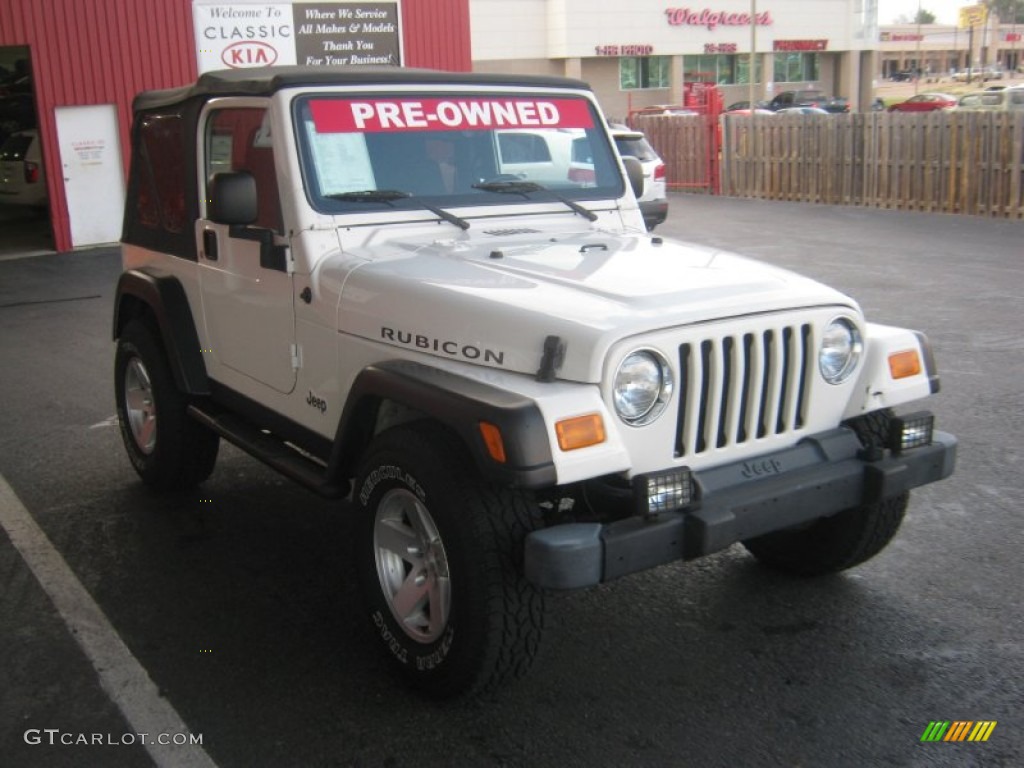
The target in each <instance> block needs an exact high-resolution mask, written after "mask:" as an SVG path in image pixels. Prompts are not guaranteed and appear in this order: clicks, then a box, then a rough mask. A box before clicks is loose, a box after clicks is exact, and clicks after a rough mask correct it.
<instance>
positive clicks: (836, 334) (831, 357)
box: [818, 317, 864, 384]
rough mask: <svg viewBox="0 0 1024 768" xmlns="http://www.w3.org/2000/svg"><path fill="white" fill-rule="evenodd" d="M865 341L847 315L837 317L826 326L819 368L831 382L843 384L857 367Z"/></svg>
mask: <svg viewBox="0 0 1024 768" xmlns="http://www.w3.org/2000/svg"><path fill="white" fill-rule="evenodd" d="M863 351H864V342H863V341H862V339H861V335H860V331H859V330H858V329H857V326H856V325H854V323H853V321H852V320H850V319H849V318H847V317H837V318H836V319H835V320H833V321H832V322H830V323H829V324H828V325H827V326H826V327H825V333H824V334H823V335H822V338H821V351H820V352H819V353H818V368H819V369H820V370H821V375H822V377H823V378H824V379H825V381H827V382H828V383H829V384H842V383H843V382H844V381H846V380H847V379H848V378H849V377H850V374H852V373H853V371H854V370H855V369H856V368H857V363H858V362H859V361H860V356H861V353H862V352H863Z"/></svg>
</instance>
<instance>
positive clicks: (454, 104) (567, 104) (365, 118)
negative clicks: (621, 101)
mask: <svg viewBox="0 0 1024 768" xmlns="http://www.w3.org/2000/svg"><path fill="white" fill-rule="evenodd" d="M309 108H310V111H311V113H312V115H313V124H314V126H315V127H316V130H317V132H318V133H355V132H364V133H365V132H370V133H382V132H388V131H436V130H460V131H468V130H489V129H493V128H591V127H593V125H594V121H593V118H592V116H591V113H590V107H589V106H588V105H587V102H586V101H585V100H583V99H480V98H470V99H359V100H356V99H316V100H314V101H311V102H309Z"/></svg>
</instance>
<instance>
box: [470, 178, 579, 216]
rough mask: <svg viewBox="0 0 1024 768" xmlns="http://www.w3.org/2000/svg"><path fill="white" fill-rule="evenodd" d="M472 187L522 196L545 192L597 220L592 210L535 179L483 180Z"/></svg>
mask: <svg viewBox="0 0 1024 768" xmlns="http://www.w3.org/2000/svg"><path fill="white" fill-rule="evenodd" d="M473 189H482V190H483V191H484V192H500V193H502V194H507V195H522V196H523V197H526V195H527V194H528V193H530V192H547V193H548V194H549V195H551V196H552V197H553V198H555V200H557V201H558V202H560V203H564V204H565V205H567V206H569V207H570V208H571V209H572V210H573V211H575V212H576V213H578V214H579V215H580V216H582V217H583V218H585V219H587V220H588V221H597V214H596V213H594V212H593V211H588V210H587V209H586V208H584V207H583V206H582V205H580V204H579V203H577V202H575V201H573V200H570V199H569V198H567V197H563V196H562V195H560V194H558V193H557V192H555V191H554V190H551V189H548V188H547V187H545V186H544V185H543V184H538V183H537V182H535V181H484V182H481V183H480V184H474V185H473Z"/></svg>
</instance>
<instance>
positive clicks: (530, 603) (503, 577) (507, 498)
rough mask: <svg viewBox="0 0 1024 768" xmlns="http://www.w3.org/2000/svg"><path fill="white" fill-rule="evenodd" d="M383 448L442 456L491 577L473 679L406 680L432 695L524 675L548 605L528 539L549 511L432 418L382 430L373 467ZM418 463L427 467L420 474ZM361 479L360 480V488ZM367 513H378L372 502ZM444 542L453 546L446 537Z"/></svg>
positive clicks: (484, 579) (469, 690) (480, 690)
mask: <svg viewBox="0 0 1024 768" xmlns="http://www.w3.org/2000/svg"><path fill="white" fill-rule="evenodd" d="M379 451H385V452H387V451H392V452H394V451H399V452H401V453H402V454H403V455H405V456H406V457H409V458H408V461H409V462H410V464H412V463H415V462H416V457H427V460H426V461H425V462H424V463H425V464H427V465H428V466H429V464H432V463H436V468H435V469H436V472H437V474H436V475H435V477H434V479H435V481H436V477H437V476H438V475H443V476H445V477H447V478H448V485H447V486H446V491H447V495H448V497H449V498H450V499H454V500H457V504H458V508H459V510H460V511H461V513H462V514H463V519H461V520H460V524H461V525H464V526H467V527H468V528H469V537H468V538H467V539H465V540H467V541H472V542H475V543H476V544H477V546H478V549H477V550H476V559H477V561H478V563H479V564H480V571H479V572H478V573H477V577H478V579H479V582H478V583H482V584H483V585H484V587H483V590H482V595H483V596H482V598H481V599H482V606H481V609H482V610H483V612H484V621H485V623H486V627H487V629H486V638H485V641H484V642H483V644H482V645H483V647H482V648H481V649H480V652H481V653H482V656H481V657H479V659H477V660H476V663H475V667H476V672H475V676H473V677H472V678H471V679H469V680H466V679H462V678H461V677H458V676H456V679H455V680H453V681H450V685H446V683H445V681H444V680H443V679H441V678H435V679H433V680H431V681H430V682H429V683H424V682H422V680H420V679H419V678H417V677H416V675H415V674H412V673H410V674H408V675H406V679H407V682H408V683H409V684H410V685H411V686H413V687H414V688H418V689H420V690H421V691H422V692H423V693H425V694H427V695H429V696H432V697H436V698H450V697H452V696H467V697H473V696H480V695H486V694H489V693H492V692H495V691H497V690H499V689H500V688H502V687H503V686H504V685H505V684H507V683H508V682H510V681H512V680H515V679H518V678H522V677H523V676H524V675H525V674H526V673H527V672H528V670H529V669H530V667H531V666H532V664H533V661H534V659H535V658H536V656H537V653H538V650H539V647H540V640H541V636H542V634H543V630H544V612H545V608H544V603H545V600H544V594H543V593H542V592H541V591H540V590H539V589H538V588H537V587H535V586H534V585H532V584H531V583H530V582H528V581H527V580H526V578H525V576H524V575H523V548H524V541H525V539H526V536H527V534H529V533H530V532H531V531H532V530H534V529H536V528H537V527H539V525H540V524H541V523H542V519H543V518H542V516H541V513H540V510H539V508H538V507H537V505H536V503H535V501H534V499H533V496H532V494H530V493H529V492H527V491H525V490H522V489H516V488H511V487H503V486H499V485H494V484H491V483H488V482H485V481H483V480H482V479H480V477H479V475H478V473H477V472H476V469H475V466H474V465H473V462H472V460H471V458H470V457H469V456H468V454H467V452H466V449H465V447H464V446H463V444H462V443H461V441H460V440H459V439H458V438H457V437H456V436H455V435H453V434H452V433H451V432H449V431H448V430H446V429H444V428H443V427H441V426H440V425H437V424H433V423H430V422H415V423H412V424H405V425H402V426H399V427H395V428H393V429H390V430H388V431H387V432H384V433H382V434H381V435H379V436H378V437H377V438H376V440H375V443H374V445H373V446H371V448H370V450H369V453H368V458H367V461H366V464H365V467H366V469H369V468H370V467H372V466H374V465H375V464H377V463H379V460H375V459H374V456H375V455H378V452H379ZM409 468H410V467H409V466H407V467H405V469H407V470H408V469H409ZM417 471H422V467H420V468H417V469H416V471H414V472H413V474H414V475H415V474H416V472H417ZM361 476H362V474H361ZM361 484H362V483H361V481H360V482H357V484H356V489H357V492H358V488H359V487H360V486H361ZM428 506H429V505H428ZM363 513H364V514H373V512H372V510H370V509H366V510H363ZM431 513H432V514H435V510H433V509H431ZM445 546H446V548H447V547H448V546H450V543H449V541H448V539H447V538H445ZM356 554H357V556H359V553H358V552H357V553H356ZM363 556H365V554H364V555H363ZM449 557H451V553H449Z"/></svg>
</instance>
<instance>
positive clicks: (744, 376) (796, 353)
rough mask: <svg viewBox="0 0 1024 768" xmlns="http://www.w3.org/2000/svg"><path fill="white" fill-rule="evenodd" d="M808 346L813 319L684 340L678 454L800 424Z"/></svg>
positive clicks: (736, 442)
mask: <svg viewBox="0 0 1024 768" xmlns="http://www.w3.org/2000/svg"><path fill="white" fill-rule="evenodd" d="M810 347H811V326H810V324H804V325H799V326H795V325H794V326H789V325H787V326H779V327H775V328H768V329H765V330H758V331H756V332H749V333H744V334H734V335H726V336H721V337H716V338H710V339H704V340H703V341H697V342H687V343H685V344H682V345H680V347H679V371H680V385H681V386H680V398H679V419H678V422H677V426H676V448H675V452H676V456H677V457H678V456H695V455H700V454H702V453H705V452H706V451H709V450H711V449H714V448H725V447H727V446H730V445H741V444H743V443H747V442H750V441H751V440H755V439H758V438H764V437H767V436H770V435H781V434H783V433H786V432H792V431H795V430H798V429H800V428H802V427H803V425H804V417H805V414H806V412H807V396H808V377H809V376H810V372H811V371H812V369H813V363H814V361H813V357H812V355H811V352H810Z"/></svg>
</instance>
